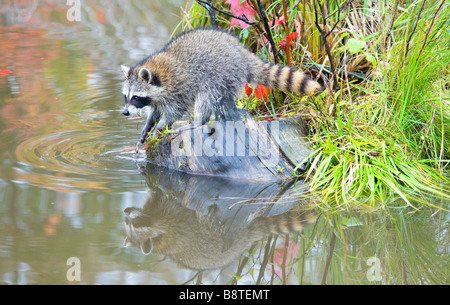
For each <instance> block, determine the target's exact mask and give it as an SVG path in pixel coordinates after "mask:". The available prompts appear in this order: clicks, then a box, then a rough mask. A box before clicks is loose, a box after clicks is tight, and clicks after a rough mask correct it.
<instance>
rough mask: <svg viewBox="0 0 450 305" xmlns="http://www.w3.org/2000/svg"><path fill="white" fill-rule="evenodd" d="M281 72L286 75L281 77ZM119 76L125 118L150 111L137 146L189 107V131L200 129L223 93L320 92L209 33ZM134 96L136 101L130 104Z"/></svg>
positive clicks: (195, 34) (184, 38) (186, 37)
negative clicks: (258, 88)
mask: <svg viewBox="0 0 450 305" xmlns="http://www.w3.org/2000/svg"><path fill="white" fill-rule="evenodd" d="M284 69H288V70H289V71H288V70H286V71H285V72H286V73H283V71H284ZM122 70H123V72H124V74H125V77H126V79H125V81H124V82H123V86H122V91H123V94H124V96H125V100H126V105H125V108H124V114H125V115H128V114H129V111H128V109H129V108H130V106H134V107H136V108H142V107H145V106H149V107H150V111H149V116H148V118H147V121H146V124H145V126H144V128H143V130H142V133H141V139H140V140H141V142H142V143H143V142H145V139H146V136H147V133H148V132H149V131H150V130H151V129H152V128H153V127H154V125H155V124H156V122H157V121H158V120H159V122H158V123H157V124H156V129H157V130H162V129H164V128H165V127H166V126H171V125H172V124H173V123H174V122H175V121H177V120H179V119H181V118H182V117H183V116H184V115H185V114H186V113H187V112H188V110H189V109H190V108H191V107H192V106H194V113H195V116H194V123H193V124H191V126H190V127H189V128H192V127H195V126H198V125H203V124H205V123H206V122H208V120H209V118H210V116H211V114H212V113H213V112H214V111H215V110H216V109H217V106H219V105H218V103H219V101H220V100H221V98H222V95H223V94H224V92H226V93H227V94H229V95H231V96H232V97H233V98H238V97H239V95H240V94H241V92H242V91H243V89H244V86H245V84H246V83H252V84H262V85H266V86H271V87H274V88H278V89H281V90H287V89H289V90H291V89H293V88H294V89H295V88H296V89H295V90H292V91H294V92H298V93H300V92H299V89H300V88H303V91H304V92H305V93H308V94H309V93H311V92H314V91H317V90H319V89H320V85H319V84H318V83H316V82H315V81H312V80H310V79H309V78H307V76H306V75H304V73H302V72H298V71H296V72H295V73H293V72H292V71H291V68H290V67H280V66H276V65H271V64H267V63H265V62H263V61H262V60H261V59H259V58H258V57H256V56H254V55H253V54H252V53H251V52H250V51H249V50H247V49H246V48H245V47H243V46H242V45H241V43H240V42H239V40H238V39H237V38H235V37H234V36H232V35H230V34H228V33H226V32H224V31H219V30H213V29H197V30H194V31H189V32H186V33H184V34H182V35H180V36H178V37H176V38H175V39H173V40H172V41H171V42H170V43H169V44H168V45H167V46H166V47H164V48H163V49H162V50H161V51H159V52H158V53H156V54H153V55H151V56H149V57H147V58H145V59H144V60H142V61H141V62H139V63H137V64H136V65H135V66H133V67H131V68H128V67H125V66H122ZM296 73H297V74H296ZM293 81H295V84H294V85H292V82H293ZM300 83H303V85H300ZM133 96H138V97H140V98H141V99H137V100H133ZM142 101H144V103H143V102H142Z"/></svg>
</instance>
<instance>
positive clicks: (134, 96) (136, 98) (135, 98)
mask: <svg viewBox="0 0 450 305" xmlns="http://www.w3.org/2000/svg"><path fill="white" fill-rule="evenodd" d="M131 99H132V100H133V101H137V100H138V99H139V96H136V95H133V97H132V98H131Z"/></svg>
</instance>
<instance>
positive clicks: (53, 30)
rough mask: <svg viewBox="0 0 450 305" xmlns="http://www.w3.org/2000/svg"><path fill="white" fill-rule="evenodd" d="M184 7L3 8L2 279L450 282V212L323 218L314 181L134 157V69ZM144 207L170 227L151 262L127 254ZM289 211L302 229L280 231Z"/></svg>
mask: <svg viewBox="0 0 450 305" xmlns="http://www.w3.org/2000/svg"><path fill="white" fill-rule="evenodd" d="M63 2H64V1H63ZM184 5H185V3H184V2H183V1H181V0H173V1H162V0H161V1H127V2H125V1H118V0H117V1H83V4H82V6H81V7H80V20H79V21H69V20H68V15H67V13H68V10H69V9H70V6H66V5H65V4H64V3H63V4H59V3H58V2H56V1H55V2H54V3H53V2H52V3H50V2H49V1H33V2H32V4H30V3H26V4H25V3H23V4H10V3H9V2H7V3H5V4H0V50H1V52H0V71H3V72H1V73H0V130H1V134H0V283H4V284H78V283H81V284H181V283H185V282H187V283H190V284H195V283H204V284H226V283H243V284H255V283H264V284H265V283H273V284H282V283H287V284H309V283H313V284H320V283H324V282H325V283H327V284H385V283H387V284H405V283H419V284H421V283H424V284H448V283H449V277H448V274H449V272H448V266H449V263H448V214H445V213H443V212H436V211H432V210H427V209H423V210H422V211H420V212H417V213H414V214H409V213H408V212H409V211H407V210H406V209H392V210H389V211H382V212H375V213H366V214H361V213H356V212H347V213H339V214H333V215H327V214H325V213H322V214H320V213H318V212H317V211H315V212H312V211H309V210H308V209H307V207H308V205H310V202H309V201H308V200H309V199H308V198H305V196H302V195H301V193H302V191H303V189H302V188H301V186H300V187H298V186H297V187H295V188H294V187H293V186H292V185H290V184H287V185H282V186H280V185H269V184H268V185H261V184H245V185H244V184H243V183H242V182H234V181H226V180H220V179H211V178H205V177H189V176H185V175H182V174H180V173H177V172H169V171H167V170H165V169H161V168H155V167H153V166H151V165H149V164H147V163H146V162H145V158H144V157H143V153H142V151H141V153H140V154H138V155H136V153H135V143H136V142H137V140H138V137H139V133H140V129H141V128H142V126H143V122H142V120H133V119H128V118H126V117H124V116H123V115H122V114H121V106H122V103H123V100H122V97H121V94H120V82H121V80H122V72H121V69H120V64H128V65H129V64H132V63H133V62H135V61H137V60H139V59H141V58H142V57H143V56H145V55H148V54H149V53H151V52H152V51H156V50H158V49H159V48H160V47H162V46H163V45H164V44H165V42H166V41H167V39H168V38H169V36H170V34H171V33H172V31H173V29H174V28H175V26H176V25H177V23H178V21H179V19H178V17H177V16H176V14H181V10H180V8H179V7H180V6H183V7H184ZM437 203H439V202H437ZM130 207H131V208H143V209H144V210H145V211H150V212H151V215H152V216H151V217H150V218H146V219H145V221H146V223H147V224H152V225H154V226H156V225H155V224H166V227H164V229H165V230H166V231H165V233H166V234H165V236H164V238H166V239H160V240H158V241H153V244H152V246H153V248H152V250H153V251H152V252H151V253H150V254H148V255H144V254H143V253H142V251H141V249H139V247H123V244H124V240H125V237H126V236H127V231H126V228H125V226H124V221H125V217H126V213H124V210H125V209H127V208H130ZM292 208H293V209H292ZM128 211H130V210H128ZM288 219H297V220H301V221H303V222H302V224H303V226H304V230H303V231H302V232H300V231H299V232H292V233H291V234H284V233H282V234H275V235H270V234H269V233H270V232H271V231H274V229H271V228H273V227H276V226H278V227H277V229H276V230H275V231H278V232H279V233H281V232H285V231H286V229H283V226H282V224H283V221H284V222H286V221H287V220H288ZM129 221H131V220H130V219H129ZM280 224H281V225H280ZM285 227H286V226H285ZM297 229H300V227H298V228H297ZM291 231H295V230H293V229H292V228H291ZM269 235H270V236H269ZM162 240H163V241H167V244H168V245H169V246H170V247H168V248H167V247H166V248H164V247H163V246H162ZM177 247H181V250H180V249H178V250H177V251H175V250H174V249H175V248H177ZM198 249H205V250H204V251H202V252H201V253H198ZM196 251H197V252H196ZM144 252H145V249H144ZM223 253H226V255H222V254H223ZM200 254H201V255H203V256H202V257H201V258H199V256H200ZM74 257H75V258H76V259H77V260H76V261H75V263H73V262H72V261H71V260H70V259H71V258H74ZM193 258H197V259H193ZM77 267H79V269H76V268H77ZM73 268H75V269H73ZM198 269H206V270H205V271H203V272H198Z"/></svg>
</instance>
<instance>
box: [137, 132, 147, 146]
mask: <svg viewBox="0 0 450 305" xmlns="http://www.w3.org/2000/svg"><path fill="white" fill-rule="evenodd" d="M147 133H148V131H147V130H145V129H144V130H142V132H141V139H140V140H139V141H140V142H141V143H142V144H144V143H145V140H147Z"/></svg>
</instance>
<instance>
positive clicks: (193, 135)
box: [146, 97, 311, 182]
mask: <svg viewBox="0 0 450 305" xmlns="http://www.w3.org/2000/svg"><path fill="white" fill-rule="evenodd" d="M306 134H307V127H306V124H305V123H304V121H303V119H302V118H301V117H300V116H297V117H293V118H287V119H280V120H271V121H256V120H254V119H253V118H252V117H251V116H250V114H249V113H248V112H246V111H244V110H241V109H238V108H236V106H235V101H234V100H233V99H232V98H230V97H224V98H223V99H222V101H221V102H220V107H219V109H216V119H215V121H213V122H210V123H208V124H207V125H203V126H200V127H197V128H194V129H189V130H184V131H183V132H181V133H180V134H166V135H164V136H160V137H158V138H153V139H149V140H148V142H147V150H146V153H147V159H148V161H149V162H151V163H153V164H156V165H158V166H162V167H166V168H170V169H174V170H178V171H182V172H186V173H190V174H201V175H211V176H219V177H225V178H232V179H240V180H252V181H260V182H281V181H286V180H289V179H291V178H292V177H293V176H294V169H295V168H296V166H297V165H299V164H301V163H303V162H305V161H307V160H308V157H309V156H310V154H311V149H310V148H308V145H307V139H306ZM302 169H303V168H302V167H301V166H300V171H301V170H302ZM297 174H298V172H297Z"/></svg>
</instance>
